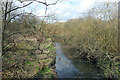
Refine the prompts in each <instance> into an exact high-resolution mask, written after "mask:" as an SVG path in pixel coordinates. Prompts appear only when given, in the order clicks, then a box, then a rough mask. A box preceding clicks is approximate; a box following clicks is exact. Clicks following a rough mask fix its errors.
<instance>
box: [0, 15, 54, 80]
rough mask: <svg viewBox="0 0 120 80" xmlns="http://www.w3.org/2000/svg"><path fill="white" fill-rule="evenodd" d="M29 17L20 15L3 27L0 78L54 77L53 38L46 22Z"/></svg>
mask: <svg viewBox="0 0 120 80" xmlns="http://www.w3.org/2000/svg"><path fill="white" fill-rule="evenodd" d="M31 16H32V15H23V16H21V17H20V18H19V19H18V20H15V21H13V22H10V23H9V24H8V25H7V26H6V27H7V29H6V31H5V35H4V40H3V42H4V43H3V55H2V62H3V64H2V70H3V72H2V74H3V75H2V77H3V79H5V78H7V79H8V78H18V79H20V78H51V77H56V72H55V57H56V55H55V49H54V38H53V37H52V34H49V27H48V26H47V23H45V22H44V21H42V20H38V21H37V19H36V18H35V16H32V18H31ZM29 18H30V19H29ZM20 22H21V23H20Z"/></svg>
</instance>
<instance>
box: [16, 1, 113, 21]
mask: <svg viewBox="0 0 120 80" xmlns="http://www.w3.org/2000/svg"><path fill="white" fill-rule="evenodd" d="M40 1H42V0H40ZM43 1H44V0H43ZM46 1H47V2H48V3H53V2H55V1H56V0H46ZM103 1H105V0H101V2H103ZM106 1H107V0H106ZM109 1H110V0H109ZM111 1H115V0H111ZM99 2H100V0H99ZM96 3H98V0H64V1H62V2H58V3H57V4H56V5H52V6H49V7H48V10H47V14H53V13H55V14H56V15H58V17H59V19H61V21H66V20H69V19H74V18H77V17H79V16H83V15H86V14H87V12H88V11H89V10H90V9H91V8H92V7H93V6H94V5H95V4H96ZM17 4H18V5H21V4H20V3H17ZM31 10H32V12H33V13H34V14H35V15H37V16H44V15H45V6H44V5H43V4H39V3H37V2H34V3H33V4H31V5H30V6H28V7H26V8H25V9H24V11H27V12H31Z"/></svg>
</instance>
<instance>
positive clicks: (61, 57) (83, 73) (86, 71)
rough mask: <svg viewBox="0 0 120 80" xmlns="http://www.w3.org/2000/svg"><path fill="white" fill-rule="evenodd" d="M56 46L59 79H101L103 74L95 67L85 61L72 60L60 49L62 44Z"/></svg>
mask: <svg viewBox="0 0 120 80" xmlns="http://www.w3.org/2000/svg"><path fill="white" fill-rule="evenodd" d="M55 44H56V46H55V48H56V54H57V55H56V64H55V66H56V72H57V76H58V78H99V77H101V75H102V73H101V71H99V70H98V69H96V68H95V66H93V65H91V64H89V63H86V62H84V61H78V60H70V59H68V58H67V56H66V55H65V54H64V53H63V51H62V49H61V48H60V47H61V45H60V43H55Z"/></svg>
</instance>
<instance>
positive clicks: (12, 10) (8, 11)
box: [7, 1, 33, 14]
mask: <svg viewBox="0 0 120 80" xmlns="http://www.w3.org/2000/svg"><path fill="white" fill-rule="evenodd" d="M32 3H33V1H32V2H30V3H28V4H26V5H24V6H22V7H17V8H14V9H12V10H10V11H8V12H7V14H8V13H10V12H12V11H14V10H17V9H20V8H24V7H26V6H28V5H30V4H32Z"/></svg>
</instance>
